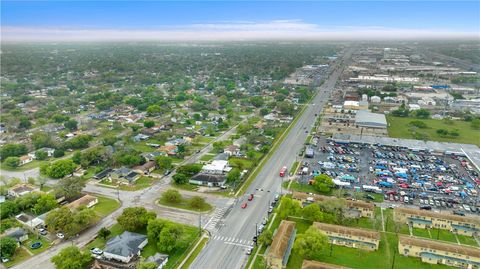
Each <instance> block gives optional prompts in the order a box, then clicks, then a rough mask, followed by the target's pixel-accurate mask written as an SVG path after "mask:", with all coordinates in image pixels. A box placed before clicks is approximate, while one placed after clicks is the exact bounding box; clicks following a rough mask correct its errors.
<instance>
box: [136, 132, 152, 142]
mask: <svg viewBox="0 0 480 269" xmlns="http://www.w3.org/2000/svg"><path fill="white" fill-rule="evenodd" d="M149 138H150V136H148V135H144V134H137V135H136V136H134V137H133V138H132V139H133V141H134V142H140V141H145V140H147V139H149Z"/></svg>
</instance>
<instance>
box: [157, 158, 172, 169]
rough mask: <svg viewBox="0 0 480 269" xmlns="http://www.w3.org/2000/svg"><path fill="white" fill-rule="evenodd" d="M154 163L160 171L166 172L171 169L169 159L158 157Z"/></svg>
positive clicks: (170, 160)
mask: <svg viewBox="0 0 480 269" xmlns="http://www.w3.org/2000/svg"><path fill="white" fill-rule="evenodd" d="M155 161H156V163H157V165H158V167H159V168H160V169H164V170H168V169H171V168H172V158H170V157H167V156H158V157H157V158H156V159H155Z"/></svg>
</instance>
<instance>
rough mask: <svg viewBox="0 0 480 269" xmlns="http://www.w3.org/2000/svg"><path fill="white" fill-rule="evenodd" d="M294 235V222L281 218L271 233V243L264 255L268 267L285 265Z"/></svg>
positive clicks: (273, 268)
mask: <svg viewBox="0 0 480 269" xmlns="http://www.w3.org/2000/svg"><path fill="white" fill-rule="evenodd" d="M295 236H296V229H295V222H293V221H288V220H282V222H281V223H280V226H278V228H277V230H276V231H275V234H274V235H273V240H272V244H271V245H270V248H269V250H268V253H267V255H266V262H267V264H268V266H269V268H272V269H281V268H283V267H285V266H286V265H287V262H288V258H289V257H290V253H291V251H292V247H293V242H294V241H295Z"/></svg>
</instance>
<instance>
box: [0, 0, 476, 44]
mask: <svg viewBox="0 0 480 269" xmlns="http://www.w3.org/2000/svg"><path fill="white" fill-rule="evenodd" d="M1 24H2V36H3V37H5V38H7V39H8V38H11V37H12V36H14V34H15V35H16V37H17V38H18V37H19V36H21V37H24V38H25V37H27V36H30V37H33V36H34V35H35V34H37V37H40V38H42V37H44V36H45V35H52V32H51V31H52V29H55V31H56V32H55V33H53V35H54V36H56V37H57V38H61V37H62V36H68V35H69V34H71V35H72V36H73V35H74V32H73V31H78V30H83V31H88V33H89V34H90V35H92V34H93V33H95V32H96V33H100V32H102V31H103V35H105V34H107V31H108V33H110V34H112V36H115V37H117V38H118V37H119V31H123V32H124V33H134V35H138V37H140V36H148V33H151V34H154V35H156V36H159V35H165V33H166V32H168V33H170V34H173V33H175V34H177V35H181V34H184V35H187V34H188V33H192V34H193V32H197V33H198V32H205V33H207V32H208V34H209V35H212V33H216V34H215V35H218V34H219V33H224V34H225V33H230V34H231V33H233V32H241V33H243V34H244V36H245V37H246V36H248V34H247V32H255V31H256V32H259V31H268V32H269V33H275V34H276V35H277V36H281V35H283V34H286V33H292V34H297V35H298V33H299V32H303V33H305V36H314V35H313V33H314V32H315V36H318V35H320V34H319V33H322V35H323V36H326V35H327V34H326V33H332V32H336V33H339V32H342V33H352V32H355V33H357V34H358V35H359V36H360V34H359V31H364V32H365V33H369V34H372V33H373V32H375V33H377V34H379V33H380V31H383V32H391V31H398V33H399V34H405V33H408V32H409V31H410V32H411V33H417V34H420V35H422V33H426V32H428V33H437V34H439V33H443V34H453V35H458V34H469V35H473V36H474V37H475V36H477V37H478V34H479V32H480V2H479V1H468V2H458V1H427V2H417V1H406V2H393V1H373V2H363V1H362V2H361V1H354V2H347V1H335V2H298V1H297V2H232V1H229V2H221V1H216V2H203V1H194V2H151V1H150V2H139V1H122V2H113V1H102V2H95V1H89V2H80V1H73V2H72V1H71V2H61V1H35V2H27V1H1ZM35 30H37V31H35ZM47 30H48V31H47ZM66 30H68V31H70V32H62V33H61V32H60V31H66ZM14 31H16V32H14ZM47 32H48V33H47ZM113 33H116V34H115V35H113ZM140 33H142V35H140ZM280 33H281V34H280ZM76 34H79V33H78V32H76ZM250 35H251V34H250ZM297 35H295V36H297ZM125 36H128V34H126V35H125ZM229 36H230V35H229ZM272 36H273V35H272ZM292 36H294V35H292Z"/></svg>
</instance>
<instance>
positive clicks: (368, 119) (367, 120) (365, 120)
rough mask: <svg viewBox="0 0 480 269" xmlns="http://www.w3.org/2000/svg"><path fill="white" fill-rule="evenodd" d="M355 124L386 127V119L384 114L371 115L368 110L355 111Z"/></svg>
mask: <svg viewBox="0 0 480 269" xmlns="http://www.w3.org/2000/svg"><path fill="white" fill-rule="evenodd" d="M355 123H356V124H357V125H360V126H361V125H367V126H372V127H387V119H386V118H385V115H384V114H379V113H372V112H370V111H368V110H359V111H357V114H356V116H355Z"/></svg>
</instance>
